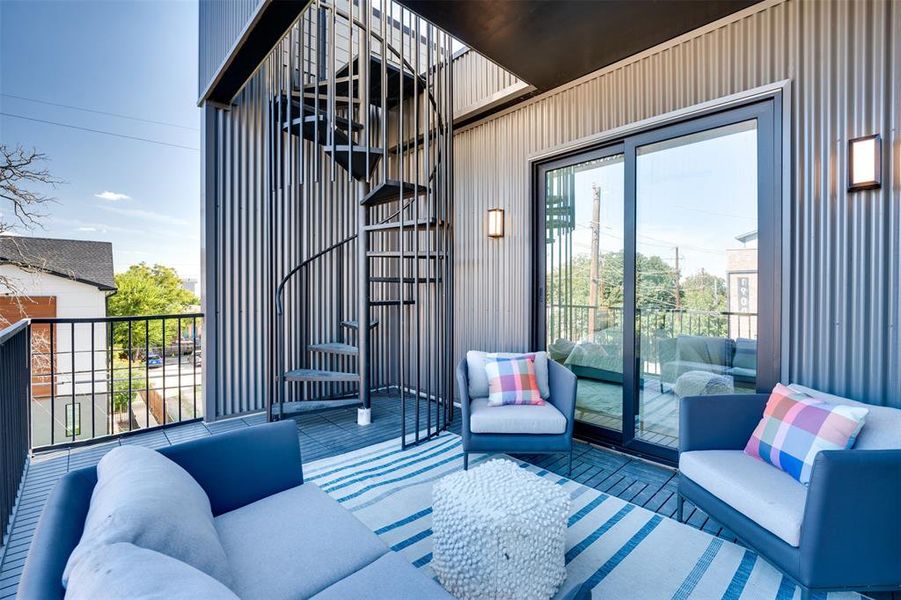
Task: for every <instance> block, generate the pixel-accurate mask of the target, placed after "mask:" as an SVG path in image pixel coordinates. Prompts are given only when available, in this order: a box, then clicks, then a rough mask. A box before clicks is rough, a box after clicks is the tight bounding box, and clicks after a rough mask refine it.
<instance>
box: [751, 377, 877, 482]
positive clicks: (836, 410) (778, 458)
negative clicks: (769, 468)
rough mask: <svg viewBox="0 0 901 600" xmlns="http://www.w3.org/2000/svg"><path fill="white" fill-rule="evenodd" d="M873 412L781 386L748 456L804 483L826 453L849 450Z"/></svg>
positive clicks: (764, 417) (764, 412)
mask: <svg viewBox="0 0 901 600" xmlns="http://www.w3.org/2000/svg"><path fill="white" fill-rule="evenodd" d="M868 412H869V411H868V410H867V409H865V408H860V407H857V406H847V405H844V404H832V403H830V402H825V401H823V400H821V399H818V398H814V397H813V396H809V395H807V394H805V393H803V392H799V391H797V390H792V389H789V388H787V387H785V386H784V385H782V384H781V383H777V384H776V387H775V388H773V393H772V394H770V398H769V400H767V403H766V408H765V409H764V411H763V418H761V419H760V423H758V424H757V427H756V428H755V429H754V432H753V433H752V434H751V439H749V440H748V443H747V445H746V446H745V453H746V454H748V455H750V456H753V457H755V458H759V459H760V460H762V461H764V462H768V463H770V464H771V465H773V466H774V467H776V468H778V469H782V470H783V471H785V472H786V473H788V474H789V475H791V476H792V477H794V478H795V479H797V480H798V481H800V482H801V483H803V484H805V485H806V484H808V483H809V482H810V474H811V472H812V471H813V461H814V459H816V455H817V454H819V453H820V452H821V451H823V450H847V449H849V448H851V446H853V445H854V441H855V440H856V439H857V434H858V433H860V430H861V428H862V427H863V425H864V422H865V420H866V416H867V413H868Z"/></svg>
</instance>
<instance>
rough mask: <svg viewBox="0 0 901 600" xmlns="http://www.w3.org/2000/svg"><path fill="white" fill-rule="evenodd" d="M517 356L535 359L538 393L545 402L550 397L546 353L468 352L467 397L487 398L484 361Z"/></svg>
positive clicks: (486, 378) (486, 376)
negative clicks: (492, 358) (491, 358)
mask: <svg viewBox="0 0 901 600" xmlns="http://www.w3.org/2000/svg"><path fill="white" fill-rule="evenodd" d="M518 356H534V357H535V379H536V380H537V381H538V391H539V392H541V397H542V398H543V399H545V400H547V399H548V398H550V397H551V386H550V383H549V380H548V374H547V361H548V358H547V352H493V353H492V352H480V351H478V350H470V351H469V352H467V353H466V366H467V372H468V377H469V397H470V398H487V397H488V374H487V373H486V372H485V359H486V358H488V357H499V358H511V357H518Z"/></svg>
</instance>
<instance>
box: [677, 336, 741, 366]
mask: <svg viewBox="0 0 901 600" xmlns="http://www.w3.org/2000/svg"><path fill="white" fill-rule="evenodd" d="M734 349H735V342H733V341H732V340H731V339H730V338H721V337H712V336H706V335H680V336H679V337H678V338H677V340H676V355H677V357H678V360H680V361H682V362H691V363H703V364H707V365H720V366H723V367H731V366H732V354H733V352H734Z"/></svg>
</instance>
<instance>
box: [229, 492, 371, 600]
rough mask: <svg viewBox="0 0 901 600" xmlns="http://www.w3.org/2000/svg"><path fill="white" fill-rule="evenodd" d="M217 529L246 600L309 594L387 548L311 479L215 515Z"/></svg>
mask: <svg viewBox="0 0 901 600" xmlns="http://www.w3.org/2000/svg"><path fill="white" fill-rule="evenodd" d="M216 529H217V530H218V531H219V537H220V539H221V540H222V545H223V546H224V547H225V552H226V554H228V561H229V564H230V565H231V568H232V572H233V574H234V585H233V586H232V589H234V590H235V592H237V594H238V595H239V596H240V597H241V598H243V599H244V600H253V599H256V598H260V599H266V600H279V599H287V598H308V597H310V596H313V595H314V594H316V593H318V592H321V591H322V590H324V589H325V588H327V587H328V586H330V585H332V584H333V583H335V582H336V581H338V580H340V579H343V578H345V577H347V576H348V575H350V574H351V573H355V572H356V571H359V570H360V569H362V568H363V567H365V566H366V565H368V564H370V563H372V562H373V561H375V560H376V559H377V558H379V557H380V556H382V555H383V554H385V553H386V552H388V548H387V547H386V546H385V545H384V544H383V543H382V542H381V540H379V538H378V537H377V536H376V535H375V534H374V533H373V532H372V531H370V530H369V528H367V527H366V526H365V525H363V524H362V523H361V522H360V521H359V520H357V518H356V517H354V516H353V515H352V514H351V513H350V512H348V511H347V510H345V509H344V508H343V507H342V506H341V505H340V504H338V503H337V502H335V501H334V500H333V499H331V498H330V497H329V496H328V495H327V494H326V493H325V492H323V491H322V490H321V489H319V488H318V487H317V486H316V485H314V484H312V483H305V484H303V485H299V486H297V487H295V488H292V489H290V490H286V491H284V492H280V493H278V494H275V495H273V496H269V497H268V498H263V499H262V500H258V501H257V502H254V503H253V504H248V505H247V506H244V507H242V508H239V509H237V510H233V511H231V512H227V513H225V514H222V515H219V516H218V517H216Z"/></svg>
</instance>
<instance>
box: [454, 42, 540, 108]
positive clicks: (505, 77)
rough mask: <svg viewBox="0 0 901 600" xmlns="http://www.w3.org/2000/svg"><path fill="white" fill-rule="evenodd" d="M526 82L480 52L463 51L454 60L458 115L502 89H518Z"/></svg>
mask: <svg viewBox="0 0 901 600" xmlns="http://www.w3.org/2000/svg"><path fill="white" fill-rule="evenodd" d="M523 83H524V82H523V81H522V80H521V79H519V78H517V77H516V76H515V75H514V74H513V73H511V72H510V71H507V70H506V69H503V68H501V67H499V66H497V65H496V64H494V63H493V62H491V61H490V60H488V59H487V58H485V57H484V56H482V55H481V54H479V53H478V52H475V51H474V50H470V51H468V52H463V53H462V54H460V55H459V56H457V57H456V58H455V59H454V99H453V100H454V114H455V115H458V114H460V113H461V112H466V111H468V110H469V109H471V108H472V107H474V106H478V105H479V104H481V103H482V102H485V101H486V100H488V99H489V98H491V97H492V96H494V95H495V94H498V93H499V92H503V91H505V90H511V89H518V88H520V87H521V86H522V85H523Z"/></svg>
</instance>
